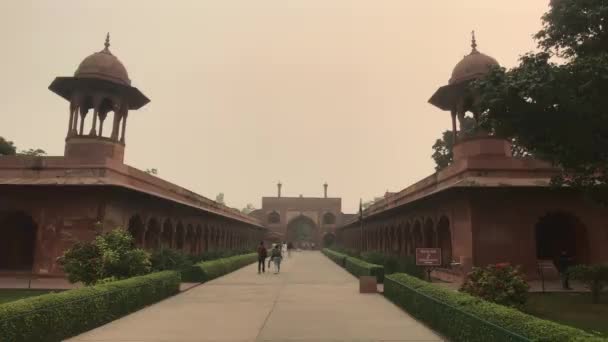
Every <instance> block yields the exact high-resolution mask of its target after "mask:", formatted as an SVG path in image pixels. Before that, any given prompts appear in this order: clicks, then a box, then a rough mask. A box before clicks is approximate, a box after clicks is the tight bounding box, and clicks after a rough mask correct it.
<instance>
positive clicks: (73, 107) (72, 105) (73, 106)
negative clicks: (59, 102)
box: [67, 102, 78, 137]
mask: <svg viewBox="0 0 608 342" xmlns="http://www.w3.org/2000/svg"><path fill="white" fill-rule="evenodd" d="M77 109H78V106H76V103H74V102H72V103H70V123H69V124H68V135H67V136H68V137H69V136H71V135H72V131H73V127H74V114H75V113H76V111H77Z"/></svg>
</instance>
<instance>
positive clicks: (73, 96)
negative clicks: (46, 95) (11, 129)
mask: <svg viewBox="0 0 608 342" xmlns="http://www.w3.org/2000/svg"><path fill="white" fill-rule="evenodd" d="M49 89H50V90H51V91H53V92H54V93H55V94H57V95H59V96H61V97H63V98H64V99H66V100H67V101H69V102H70V107H69V123H68V129H67V136H66V139H65V141H66V144H65V156H66V157H67V158H74V159H81V160H86V161H99V160H105V159H106V158H109V159H113V160H117V161H120V162H123V160H124V149H125V137H126V130H127V117H128V115H129V110H136V109H139V108H141V107H143V106H144V105H145V104H147V103H148V102H150V100H149V99H148V98H147V97H146V96H145V95H144V94H142V93H141V92H140V91H139V90H138V89H137V88H135V87H132V86H131V80H130V79H129V76H128V74H127V69H126V68H125V67H124V65H123V64H122V63H121V62H120V61H119V60H118V58H116V56H114V55H113V54H112V52H110V34H109V33H108V35H107V36H106V41H105V44H104V49H103V50H101V51H99V52H96V53H94V54H92V55H90V56H88V57H87V58H85V59H84V60H83V61H82V62H81V63H80V65H79V66H78V69H76V72H75V73H74V76H73V77H57V78H55V80H54V81H53V83H51V85H50V86H49ZM110 114H111V121H110V124H109V125H108V124H107V123H106V121H108V119H109V116H110ZM89 118H90V120H88V119H89ZM87 121H89V125H90V126H88V125H87V124H86V123H87ZM87 126H88V127H87ZM107 126H109V127H107ZM89 127H90V128H89Z"/></svg>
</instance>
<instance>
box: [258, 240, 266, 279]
mask: <svg viewBox="0 0 608 342" xmlns="http://www.w3.org/2000/svg"><path fill="white" fill-rule="evenodd" d="M267 256H268V252H267V251H266V247H264V241H260V245H259V246H258V274H260V273H262V272H263V273H266V257H267Z"/></svg>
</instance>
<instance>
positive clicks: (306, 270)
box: [69, 252, 441, 342]
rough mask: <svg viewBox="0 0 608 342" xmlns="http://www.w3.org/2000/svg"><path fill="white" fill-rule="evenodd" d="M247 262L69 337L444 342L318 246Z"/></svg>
mask: <svg viewBox="0 0 608 342" xmlns="http://www.w3.org/2000/svg"><path fill="white" fill-rule="evenodd" d="M282 266H283V267H282V270H281V271H282V272H281V274H279V275H275V274H273V273H266V274H262V275H258V274H257V270H256V269H255V267H256V266H253V265H252V266H248V267H245V268H243V269H241V270H239V271H237V272H234V273H231V274H229V275H227V276H225V277H222V278H219V279H216V280H214V281H211V282H209V283H206V284H203V285H200V286H197V287H195V288H192V289H190V290H188V291H186V292H184V293H182V294H179V295H177V296H174V297H172V298H169V299H167V300H164V301H162V302H160V303H158V304H155V305H152V306H150V307H147V308H145V309H143V310H140V311H138V312H136V313H134V314H131V315H129V316H126V317H124V318H122V319H119V320H116V321H114V322H112V323H109V324H107V325H105V326H102V327H100V328H97V329H95V330H92V331H90V332H88V333H85V334H82V335H80V336H77V337H75V338H72V339H70V340H69V341H118V342H120V341H123V342H126V341H129V342H135V341H155V342H158V341H167V342H168V341H175V342H181V341H231V342H237V341H292V342H296V341H297V342H303V341H310V342H312V341H441V338H440V337H439V336H438V335H436V334H435V333H433V332H432V331H431V330H429V329H428V328H426V327H425V326H423V325H422V324H420V323H418V322H417V321H415V320H414V319H412V318H411V317H410V316H408V315H407V314H406V313H405V312H403V311H402V310H401V309H400V308H398V307H397V306H395V305H393V304H392V303H391V302H389V301H388V300H386V299H385V298H384V297H383V296H382V295H379V294H359V292H358V291H359V287H358V281H357V280H356V278H354V277H353V276H351V275H350V274H348V273H347V272H346V271H345V270H343V269H342V268H340V267H338V266H337V265H335V264H334V263H333V262H331V261H330V260H329V259H327V258H326V257H325V256H323V255H322V254H321V253H319V252H299V253H293V254H292V257H291V258H290V259H286V260H285V261H284V262H283V265H282Z"/></svg>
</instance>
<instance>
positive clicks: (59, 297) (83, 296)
mask: <svg viewBox="0 0 608 342" xmlns="http://www.w3.org/2000/svg"><path fill="white" fill-rule="evenodd" d="M179 285H180V275H179V272H174V271H164V272H158V273H152V274H148V275H145V276H140V277H133V278H129V279H125V280H119V281H115V282H111V283H106V284H101V285H95V286H89V287H84V288H80V289H74V290H69V291H64V292H59V293H50V294H46V295H41V296H37V297H31V298H26V299H21V300H17V301H14V302H10V303H6V304H3V305H0V341H2V342H4V341H11V342H26V341H28V342H29V341H36V342H38V341H40V342H47V341H48V342H51V341H61V340H63V339H65V338H68V337H71V336H74V335H77V334H80V333H82V332H85V331H88V330H91V329H93V328H96V327H98V326H100V325H103V324H105V323H108V322H110V321H113V320H115V319H117V318H119V317H122V316H124V315H127V314H129V313H131V312H133V311H136V310H139V309H141V308H143V307H144V306H146V305H150V304H153V303H156V302H158V301H160V300H162V299H164V298H167V297H169V296H172V295H174V294H176V293H178V292H179Z"/></svg>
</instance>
